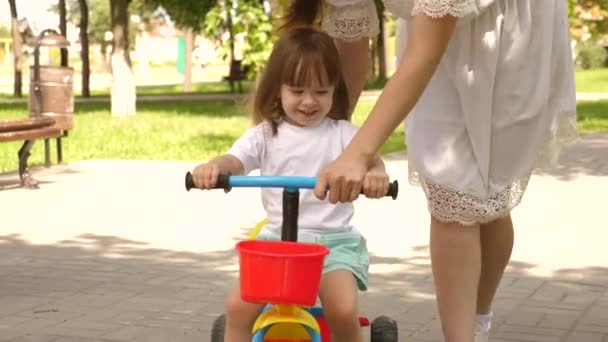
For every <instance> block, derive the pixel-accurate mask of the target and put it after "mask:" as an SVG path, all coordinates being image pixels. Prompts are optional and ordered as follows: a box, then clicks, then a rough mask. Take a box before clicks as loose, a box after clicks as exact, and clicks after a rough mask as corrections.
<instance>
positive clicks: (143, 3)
mask: <svg viewBox="0 0 608 342" xmlns="http://www.w3.org/2000/svg"><path fill="white" fill-rule="evenodd" d="M217 2H218V0H133V3H132V4H131V6H134V7H135V8H138V9H140V10H142V9H147V10H150V9H156V8H158V7H159V6H162V7H163V8H164V9H165V10H166V11H167V13H168V14H169V16H170V17H171V20H173V21H174V22H175V25H176V26H178V27H181V28H191V29H192V30H193V31H194V32H195V33H198V32H201V31H202V30H203V21H204V19H205V16H206V15H207V13H208V12H209V11H210V10H211V8H213V6H215V5H216V4H217Z"/></svg>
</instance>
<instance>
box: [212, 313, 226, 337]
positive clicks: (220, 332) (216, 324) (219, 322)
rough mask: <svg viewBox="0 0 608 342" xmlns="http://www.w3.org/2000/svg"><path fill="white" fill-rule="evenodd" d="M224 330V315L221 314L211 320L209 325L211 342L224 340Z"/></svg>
mask: <svg viewBox="0 0 608 342" xmlns="http://www.w3.org/2000/svg"><path fill="white" fill-rule="evenodd" d="M225 330H226V315H224V314H222V315H220V316H219V317H218V318H216V319H215V321H213V326H212V327H211V342H224V331H225Z"/></svg>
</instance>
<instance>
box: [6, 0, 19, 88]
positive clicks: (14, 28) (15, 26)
mask: <svg viewBox="0 0 608 342" xmlns="http://www.w3.org/2000/svg"><path fill="white" fill-rule="evenodd" d="M8 4H9V6H10V8H11V33H12V37H13V69H14V70H15V76H14V81H13V85H14V89H13V96H15V97H22V96H23V92H22V84H23V72H22V69H23V48H22V41H21V34H19V21H18V20H17V5H16V4H15V0H8Z"/></svg>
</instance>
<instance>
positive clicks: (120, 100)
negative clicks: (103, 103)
mask: <svg viewBox="0 0 608 342" xmlns="http://www.w3.org/2000/svg"><path fill="white" fill-rule="evenodd" d="M127 1H128V0H110V11H111V22H112V56H111V57H110V63H111V65H112V78H113V80H112V91H111V98H112V115H113V116H120V117H122V116H128V115H135V96H136V95H135V80H134V79H133V71H132V69H131V58H130V56H129V10H128V3H127Z"/></svg>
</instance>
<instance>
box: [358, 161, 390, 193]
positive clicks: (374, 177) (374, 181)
mask: <svg viewBox="0 0 608 342" xmlns="http://www.w3.org/2000/svg"><path fill="white" fill-rule="evenodd" d="M389 183H390V180H389V177H388V174H387V173H386V171H385V170H384V167H382V168H379V167H375V168H372V169H370V170H369V171H367V173H366V174H365V178H364V179H363V188H362V192H363V194H364V195H365V197H367V198H382V197H384V196H386V193H387V192H388V188H389Z"/></svg>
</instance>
